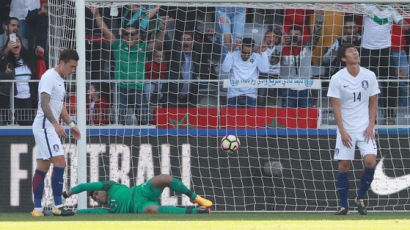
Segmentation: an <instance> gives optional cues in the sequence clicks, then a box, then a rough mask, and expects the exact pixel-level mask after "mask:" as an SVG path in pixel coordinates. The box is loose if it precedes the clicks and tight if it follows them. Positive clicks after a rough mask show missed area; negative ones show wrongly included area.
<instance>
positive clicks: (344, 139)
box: [340, 131, 352, 148]
mask: <svg viewBox="0 0 410 230" xmlns="http://www.w3.org/2000/svg"><path fill="white" fill-rule="evenodd" d="M340 134H341V136H342V143H343V145H344V146H346V147H348V148H350V147H352V138H351V137H350V135H349V134H348V133H347V132H346V131H341V132H340Z"/></svg>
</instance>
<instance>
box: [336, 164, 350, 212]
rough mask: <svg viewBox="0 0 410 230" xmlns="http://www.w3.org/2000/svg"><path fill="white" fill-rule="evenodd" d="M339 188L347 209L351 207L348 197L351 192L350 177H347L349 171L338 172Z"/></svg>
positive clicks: (343, 205)
mask: <svg viewBox="0 0 410 230" xmlns="http://www.w3.org/2000/svg"><path fill="white" fill-rule="evenodd" d="M337 190H338V192H339V198H340V201H341V206H342V207H343V208H345V209H349V203H348V202H347V197H348V194H349V179H348V178H347V173H341V172H339V173H338V174H337Z"/></svg>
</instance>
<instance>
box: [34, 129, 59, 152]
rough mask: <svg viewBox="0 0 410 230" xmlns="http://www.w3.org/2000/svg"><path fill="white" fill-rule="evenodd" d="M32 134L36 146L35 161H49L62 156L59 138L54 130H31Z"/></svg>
mask: <svg viewBox="0 0 410 230" xmlns="http://www.w3.org/2000/svg"><path fill="white" fill-rule="evenodd" d="M33 134H34V139H35V141H36V145H37V154H36V159H43V160H49V159H50V158H52V157H56V156H61V155H64V151H63V148H62V145H61V140H60V137H59V136H58V134H57V133H56V131H55V130H54V128H52V129H33Z"/></svg>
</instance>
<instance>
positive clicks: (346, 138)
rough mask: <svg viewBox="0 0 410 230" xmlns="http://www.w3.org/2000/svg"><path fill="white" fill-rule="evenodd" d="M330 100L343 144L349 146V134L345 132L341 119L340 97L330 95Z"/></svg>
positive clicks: (350, 142)
mask: <svg viewBox="0 0 410 230" xmlns="http://www.w3.org/2000/svg"><path fill="white" fill-rule="evenodd" d="M330 102H331V103H332V107H333V114H334V115H335V120H336V125H337V127H338V129H339V132H340V135H341V137H342V142H343V145H345V146H346V147H348V148H350V147H352V139H351V138H350V136H349V134H348V133H347V132H346V130H345V128H344V126H343V121H342V111H341V109H340V99H339V98H335V97H331V98H330Z"/></svg>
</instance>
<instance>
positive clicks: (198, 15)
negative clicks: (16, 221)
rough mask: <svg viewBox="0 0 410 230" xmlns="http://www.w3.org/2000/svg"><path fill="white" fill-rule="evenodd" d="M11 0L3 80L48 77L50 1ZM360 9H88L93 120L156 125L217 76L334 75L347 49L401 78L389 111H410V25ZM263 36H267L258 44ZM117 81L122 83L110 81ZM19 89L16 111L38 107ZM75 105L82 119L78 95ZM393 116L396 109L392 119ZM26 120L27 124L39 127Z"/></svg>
mask: <svg viewBox="0 0 410 230" xmlns="http://www.w3.org/2000/svg"><path fill="white" fill-rule="evenodd" d="M6 2H7V3H6V4H5V6H9V9H8V10H7V8H6V7H3V8H1V9H0V12H5V13H6V14H7V15H8V16H9V17H3V16H4V15H3V14H2V17H0V20H2V21H1V23H2V25H3V26H2V30H3V31H0V32H2V33H1V34H0V51H1V62H0V78H1V79H16V80H31V79H39V78H40V77H41V73H42V72H43V71H44V69H45V68H47V67H48V66H46V64H48V56H47V54H48V48H49V47H48V39H49V38H48V36H47V35H48V31H47V30H48V23H49V22H48V4H47V1H45V0H30V1H16V0H11V1H10V0H9V1H6ZM22 2H24V3H22ZM21 4H23V5H21ZM361 7H362V11H363V12H364V14H363V15H358V14H349V13H337V14H336V13H335V12H324V11H321V10H316V11H313V10H303V9H286V10H275V11H274V12H273V13H274V14H275V15H279V16H280V17H273V18H274V20H272V17H268V16H266V17H264V18H263V19H262V20H260V19H257V18H255V17H253V18H252V17H249V15H251V14H252V13H250V12H253V13H254V12H255V9H247V8H237V7H216V8H214V7H170V6H160V5H157V6H153V5H150V6H145V5H126V6H124V7H123V8H118V12H113V9H110V8H99V9H97V8H92V7H90V8H86V49H87V50H86V58H87V60H86V68H87V69H86V72H87V76H86V77H87V80H92V81H91V82H92V83H91V84H89V85H88V86H87V87H88V88H89V90H88V94H87V98H88V100H87V114H88V116H87V117H88V118H87V122H88V123H89V124H96V125H97V124H98V125H100V124H109V123H110V122H112V116H110V114H111V113H112V112H113V111H114V107H117V108H118V122H119V123H120V124H128V123H129V121H130V119H129V116H132V117H133V118H132V119H131V120H132V121H131V122H133V124H138V125H147V124H149V122H150V119H151V117H150V114H151V112H150V109H152V108H153V107H167V108H168V107H184V108H186V107H196V106H197V105H198V104H200V101H201V99H202V98H204V96H207V94H211V93H212V92H211V90H210V89H211V88H212V87H215V86H216V87H217V88H218V87H219V86H220V85H218V84H217V83H216V81H214V80H220V79H226V78H230V79H249V80H252V79H307V78H323V79H329V78H330V77H331V75H333V74H334V73H336V72H337V71H338V70H340V69H341V68H342V67H343V64H342V63H341V62H340V60H338V59H337V58H336V53H337V50H338V49H339V47H340V46H341V45H342V44H344V43H351V44H354V45H355V46H356V47H357V48H358V50H359V52H360V54H361V65H362V66H364V67H367V68H369V69H370V70H372V71H374V72H375V73H376V76H378V78H379V79H384V80H393V81H382V83H381V89H382V94H381V99H380V101H379V104H380V106H383V107H389V108H395V107H398V106H402V107H406V106H408V105H409V102H410V96H409V83H408V82H406V81H402V82H399V83H398V82H397V81H394V80H396V79H405V80H407V79H408V75H409V62H408V46H407V44H409V43H408V42H409V40H410V39H409V38H410V36H407V35H409V34H410V31H409V28H410V26H409V25H408V24H407V22H406V21H410V19H404V18H403V17H402V16H401V15H400V12H398V11H397V10H396V9H393V8H391V7H390V6H389V5H383V7H384V8H380V7H378V6H375V5H372V4H361ZM264 13H266V14H268V13H269V12H268V11H264ZM256 26H262V28H263V30H262V31H257V32H256V33H260V34H261V35H258V34H255V32H254V31H253V30H255V29H254V28H256ZM329 28H330V29H329ZM249 31H250V32H249ZM329 31H331V32H329ZM386 34H391V36H386ZM11 35H12V36H11ZM258 36H259V37H260V38H261V39H255V38H256V37H258ZM12 37H16V41H14V40H13V41H11V39H10V38H12ZM316 67H317V68H316ZM314 69H319V71H315V70H314ZM114 79H115V80H118V82H117V83H112V82H111V83H107V82H105V81H106V80H114ZM161 80H167V81H161ZM202 80H208V81H202ZM97 81H100V83H97ZM14 86H15V93H14V100H13V103H14V108H16V109H17V108H31V109H35V108H36V106H37V95H36V90H34V89H35V88H36V83H34V82H16V83H15V84H14ZM218 90H221V88H218ZM103 91H105V92H103ZM317 96H318V95H317V92H313V91H312V90H311V89H307V88H304V89H303V88H297V89H296V88H295V89H293V88H289V89H259V90H258V89H256V88H228V89H227V92H226V97H225V99H223V100H222V102H223V103H221V105H222V106H228V107H257V106H266V105H268V104H270V101H271V100H276V101H278V102H281V103H278V104H277V106H282V107H288V108H311V107H314V106H316V105H315V103H314V101H315V97H317ZM9 99H10V84H9V83H0V110H2V111H6V110H7V109H9V108H10V103H9V102H10V100H9ZM69 101H70V105H69V108H70V110H71V114H75V106H74V105H73V103H74V104H75V97H74V96H72V97H71V98H70V99H69ZM114 102H116V103H114ZM394 113H395V112H394V109H389V112H388V113H387V114H386V116H388V117H394V116H395V114H394ZM5 116H7V115H5V113H4V112H3V113H1V118H0V120H8V119H9V118H5ZM17 117H19V116H18V113H17V114H16V121H17V123H18V124H21V125H27V124H28V123H30V122H31V121H30V118H28V119H27V121H18V119H17ZM26 118H27V117H26Z"/></svg>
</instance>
